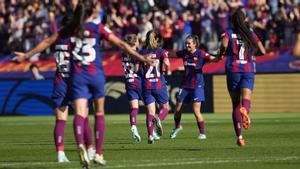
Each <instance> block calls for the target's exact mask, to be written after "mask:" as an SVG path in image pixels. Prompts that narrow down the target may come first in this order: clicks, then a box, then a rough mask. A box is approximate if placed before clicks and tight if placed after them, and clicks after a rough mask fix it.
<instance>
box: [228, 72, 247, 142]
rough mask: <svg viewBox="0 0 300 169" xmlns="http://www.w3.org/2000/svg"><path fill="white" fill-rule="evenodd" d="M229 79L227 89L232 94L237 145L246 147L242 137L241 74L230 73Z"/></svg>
mask: <svg viewBox="0 0 300 169" xmlns="http://www.w3.org/2000/svg"><path fill="white" fill-rule="evenodd" d="M226 78H227V89H228V91H229V94H230V99H231V103H232V121H233V126H234V131H235V134H236V137H237V144H238V145H239V146H244V145H245V140H244V138H243V136H242V116H241V112H240V109H241V99H240V97H241V91H240V81H241V74H240V73H228V74H227V75H226Z"/></svg>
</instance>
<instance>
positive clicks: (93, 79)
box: [15, 0, 265, 167]
mask: <svg viewBox="0 0 300 169" xmlns="http://www.w3.org/2000/svg"><path fill="white" fill-rule="evenodd" d="M99 11H100V2H98V1H96V2H94V1H93V0H85V1H79V3H78V4H76V5H74V7H73V12H72V15H71V16H66V17H65V19H64V20H63V27H62V28H61V30H60V31H59V33H57V34H53V35H52V36H50V37H49V38H47V39H45V40H43V41H42V42H41V43H40V44H38V45H37V46H36V47H35V48H34V49H33V50H31V51H29V52H26V53H21V52H15V55H16V57H15V59H16V60H17V61H19V62H22V61H23V60H25V59H28V58H29V57H31V56H33V55H34V54H36V53H39V52H41V51H43V50H45V49H46V48H48V47H50V46H51V45H53V44H55V50H56V52H55V57H56V63H57V71H56V79H55V82H54V88H53V96H52V99H53V101H54V102H55V113H56V124H55V128H54V140H55V145H56V151H57V153H58V162H69V160H68V158H67V157H66V155H65V153H64V128H65V125H66V121H67V117H68V109H69V105H71V104H72V105H73V106H74V110H75V117H74V122H73V130H74V135H75V138H76V143H77V148H78V153H79V157H80V161H81V163H82V165H83V166H84V167H88V165H89V164H90V161H94V162H95V163H96V164H99V165H105V164H106V160H104V157H103V152H102V147H103V143H104V135H105V117H104V114H105V113H104V100H105V88H104V87H105V75H104V71H103V67H102V56H101V53H100V40H101V39H102V38H105V39H106V40H108V41H109V42H111V43H113V44H114V45H116V46H117V47H119V48H120V49H122V50H123V51H124V53H123V54H122V65H123V68H124V74H125V78H126V83H125V84H126V92H127V96H128V100H129V104H130V107H131V111H130V113H129V114H130V125H131V131H132V137H133V139H134V140H135V141H136V142H140V141H141V136H140V135H139V133H138V129H137V114H138V112H139V103H138V102H139V100H142V101H143V102H144V105H145V106H146V108H147V115H146V126H147V132H148V144H152V143H153V142H154V141H155V140H159V139H160V136H162V135H163V133H164V131H163V127H162V123H163V121H164V120H165V118H166V117H167V115H168V112H169V95H168V90H167V86H166V80H165V77H164V75H167V74H170V73H171V71H170V62H169V54H168V51H166V50H164V49H162V48H161V46H162V43H163V42H162V38H161V37H160V35H159V33H157V32H156V31H154V30H152V31H149V32H148V33H147V35H146V41H145V43H144V44H143V45H142V47H141V48H140V45H139V39H138V37H137V35H134V34H130V35H126V36H125V40H124V41H123V40H120V39H119V38H118V37H117V36H115V35H114V34H113V33H112V32H111V31H110V30H109V29H108V28H107V27H105V26H104V25H103V24H102V23H101V22H100V21H99V16H98V15H99ZM221 38H222V41H221V45H220V49H219V50H218V52H217V53H218V54H217V55H215V56H214V55H211V54H209V53H207V52H205V51H204V50H202V49H200V43H199V38H198V37H197V36H195V35H189V36H187V37H186V39H185V49H184V50H182V51H177V52H176V53H175V54H173V55H174V56H175V57H180V58H182V59H183V63H184V69H185V70H184V74H183V78H182V81H181V85H180V90H179V93H178V98H177V103H176V107H175V110H174V124H175V127H174V129H173V130H172V131H171V133H170V138H171V139H174V138H176V136H177V134H178V133H179V132H180V131H182V130H183V127H182V125H181V123H180V122H181V110H182V108H183V106H184V105H185V104H189V103H192V104H193V112H194V115H195V118H196V122H197V126H198V129H199V136H198V139H199V140H204V139H206V133H205V121H204V118H203V116H202V115H201V112H200V108H201V102H203V101H205V96H204V79H203V72H202V67H203V65H204V64H205V63H207V62H218V61H219V60H221V59H223V57H226V58H227V60H226V65H225V67H226V76H227V86H228V91H229V94H230V96H231V100H232V105H233V108H232V116H233V124H234V129H235V133H236V136H237V145H239V146H245V139H244V138H243V136H242V127H241V126H243V127H244V128H245V129H249V127H250V124H251V123H250V118H249V116H248V114H249V112H250V105H251V93H252V90H253V85H254V72H255V63H254V60H255V58H254V56H258V55H263V54H264V53H265V49H264V47H263V46H262V43H261V42H260V40H259V39H258V37H257V36H256V34H255V33H254V32H253V31H252V30H251V28H250V26H249V24H248V23H247V16H246V14H245V12H244V11H243V10H242V9H237V10H236V11H234V13H233V14H232V16H231V28H229V29H228V30H227V31H226V32H225V33H224V34H223V35H222V37H221ZM120 66H121V65H120ZM89 100H92V101H93V103H94V106H95V108H94V109H95V126H94V129H95V131H94V134H95V144H96V145H95V150H94V146H93V143H92V142H93V141H92V129H91V127H90V123H89V116H88V112H89V110H88V105H89ZM157 105H158V107H159V111H158V112H159V113H157V114H156V112H157V111H156V108H157Z"/></svg>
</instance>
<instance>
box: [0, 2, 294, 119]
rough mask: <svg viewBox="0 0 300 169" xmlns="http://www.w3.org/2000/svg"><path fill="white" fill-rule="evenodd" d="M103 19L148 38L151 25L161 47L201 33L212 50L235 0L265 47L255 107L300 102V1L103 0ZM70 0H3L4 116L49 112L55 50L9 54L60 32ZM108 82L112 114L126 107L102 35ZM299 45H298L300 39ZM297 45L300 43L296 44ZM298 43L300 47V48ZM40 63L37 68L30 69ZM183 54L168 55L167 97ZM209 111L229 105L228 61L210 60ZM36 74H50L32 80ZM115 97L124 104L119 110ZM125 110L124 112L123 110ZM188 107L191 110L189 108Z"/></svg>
mask: <svg viewBox="0 0 300 169" xmlns="http://www.w3.org/2000/svg"><path fill="white" fill-rule="evenodd" d="M101 1H102V12H101V13H100V16H101V19H102V22H103V23H105V24H106V25H107V26H108V27H109V28H110V29H112V30H113V32H114V33H115V34H116V35H118V36H119V37H120V38H123V37H124V35H125V34H128V33H135V34H138V35H139V37H140V40H141V41H142V42H143V41H144V40H145V39H144V38H145V34H146V33H147V31H149V30H151V29H155V30H157V31H160V33H161V35H162V36H163V38H164V42H165V43H164V48H165V49H167V50H170V51H176V50H180V49H182V48H183V47H184V46H183V44H184V38H185V37H186V36H187V35H188V34H191V33H193V34H196V35H198V36H199V37H200V39H201V44H202V45H201V47H202V48H204V49H206V50H207V51H209V52H215V50H216V49H217V47H218V44H219V37H220V34H221V33H222V32H223V31H224V30H225V29H226V28H227V27H228V24H229V22H228V16H229V15H230V13H231V11H232V10H234V9H235V8H238V7H244V8H245V9H246V10H247V13H248V16H249V18H250V20H251V24H252V26H253V28H254V30H255V31H256V33H257V34H258V35H259V37H260V39H261V40H262V41H263V43H264V45H265V47H266V48H267V49H268V53H267V54H266V55H265V56H263V57H259V58H257V65H256V66H257V74H258V75H257V76H256V77H257V79H256V84H255V91H254V92H255V93H254V95H253V109H252V110H253V112H298V111H299V109H300V104H297V103H299V100H300V83H299V82H300V78H299V74H298V73H299V70H300V62H299V60H298V59H297V56H296V55H293V47H294V48H297V47H295V46H296V45H295V44H296V43H300V42H296V41H297V35H298V37H299V36H300V34H299V31H300V24H299V23H300V12H299V0H226V1H224V0H164V1H157V0H110V1H108V0H101ZM69 3H70V0H65V1H63V0H42V1H38V0H0V89H1V90H0V93H1V95H0V115H16V114H17V115H51V114H53V112H52V105H53V103H52V101H51V99H50V95H51V89H52V80H53V77H54V71H55V68H56V67H55V60H54V57H53V49H52V48H50V49H48V50H46V51H45V52H43V53H40V54H38V55H36V56H34V57H32V58H31V59H30V61H28V62H25V63H24V64H16V63H13V62H11V61H10V59H11V58H12V57H13V55H12V54H11V53H12V52H13V51H28V50H30V49H32V48H33V47H34V46H35V45H36V44H37V43H38V42H40V41H41V40H42V39H44V38H46V37H48V36H49V35H51V34H53V33H55V32H57V31H58V30H59V28H60V22H61V20H62V17H63V16H64V14H65V13H67V12H68V11H69V10H70V9H68V7H69V6H70V5H69ZM298 39H300V38H298ZM101 45H102V49H103V57H104V62H103V65H104V68H105V73H106V75H107V77H108V82H107V87H106V88H107V99H106V100H107V102H106V108H107V112H108V113H127V110H129V107H128V105H127V100H126V95H125V89H124V80H123V77H122V76H123V72H122V67H121V62H120V57H119V55H120V52H119V51H117V50H116V49H115V48H114V47H113V46H111V44H109V43H107V42H106V41H102V42H101ZM299 46H300V45H299ZM298 48H300V47H298ZM299 50H300V49H299ZM33 65H34V66H37V67H38V69H39V70H40V75H38V76H33V74H32V72H33V71H32V67H34V66H33ZM182 66H183V65H182V61H181V59H179V58H171V69H172V72H173V75H171V76H169V77H168V82H169V90H170V102H171V105H172V106H173V105H174V104H175V96H176V92H177V91H178V84H179V80H180V78H178V76H181V75H180V74H181V70H182V68H183V67H182ZM204 73H205V74H206V75H205V77H206V97H207V99H206V102H205V105H204V106H203V111H204V112H217V113H220V112H230V108H231V104H230V102H229V97H228V94H227V91H226V87H225V84H226V83H225V77H224V75H223V73H224V60H223V61H222V62H220V63H217V64H215V63H214V64H207V65H206V66H205V67H204ZM35 79H45V80H40V81H35ZM113 104H118V105H120V107H126V108H127V109H117V108H116V107H115V106H113ZM124 110H125V111H124ZM186 111H188V110H186Z"/></svg>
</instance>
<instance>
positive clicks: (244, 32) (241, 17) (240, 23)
mask: <svg viewBox="0 0 300 169" xmlns="http://www.w3.org/2000/svg"><path fill="white" fill-rule="evenodd" d="M245 20H246V14H245V12H244V11H242V8H238V9H236V10H235V11H234V12H233V14H232V15H231V19H230V22H231V25H232V26H233V28H235V29H236V30H237V33H238V34H239V35H240V36H241V38H242V40H243V42H244V43H245V47H246V48H250V49H252V50H254V51H256V50H257V49H258V45H257V43H256V41H255V39H254V37H253V36H252V33H251V31H250V27H249V24H248V23H247V22H245Z"/></svg>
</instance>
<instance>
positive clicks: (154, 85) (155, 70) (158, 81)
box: [140, 48, 168, 89]
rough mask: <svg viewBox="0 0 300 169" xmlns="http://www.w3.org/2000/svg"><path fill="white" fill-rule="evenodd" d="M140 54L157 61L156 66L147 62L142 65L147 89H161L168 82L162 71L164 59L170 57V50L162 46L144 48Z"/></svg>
mask: <svg viewBox="0 0 300 169" xmlns="http://www.w3.org/2000/svg"><path fill="white" fill-rule="evenodd" d="M140 54H141V55H143V56H145V57H150V58H151V59H154V60H156V61H157V63H158V64H157V65H156V66H150V65H148V64H146V63H143V64H142V65H141V67H142V82H143V86H144V87H145V88H146V89H161V88H162V86H163V85H165V84H166V80H165V77H164V76H163V73H162V67H163V60H164V59H166V58H168V52H167V51H166V50H164V49H162V48H159V49H156V50H151V49H143V50H141V51H140Z"/></svg>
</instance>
